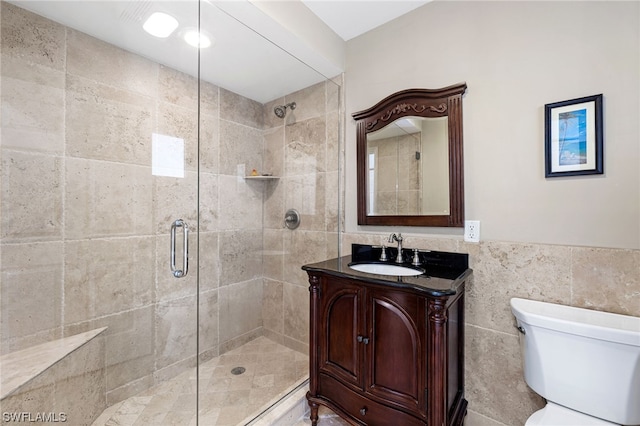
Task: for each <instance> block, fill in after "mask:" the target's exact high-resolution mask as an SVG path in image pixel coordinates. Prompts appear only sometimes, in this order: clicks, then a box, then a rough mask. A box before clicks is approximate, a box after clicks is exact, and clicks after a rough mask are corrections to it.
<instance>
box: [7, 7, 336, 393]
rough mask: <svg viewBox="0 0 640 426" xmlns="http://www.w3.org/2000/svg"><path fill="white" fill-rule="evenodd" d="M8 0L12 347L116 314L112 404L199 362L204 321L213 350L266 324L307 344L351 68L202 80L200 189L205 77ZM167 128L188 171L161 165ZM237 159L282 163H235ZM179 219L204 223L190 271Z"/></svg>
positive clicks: (111, 320)
mask: <svg viewBox="0 0 640 426" xmlns="http://www.w3.org/2000/svg"><path fill="white" fill-rule="evenodd" d="M0 5H1V8H2V17H1V19H2V22H1V29H2V43H1V45H0V48H1V49H2V50H1V52H2V65H1V67H2V69H1V71H2V111H3V115H2V129H1V135H2V142H3V143H2V152H1V153H2V163H3V167H2V189H3V200H2V207H1V208H2V211H1V213H2V216H1V225H2V226H1V236H2V267H1V272H2V287H1V292H2V294H1V296H2V301H3V304H2V330H1V336H0V337H1V341H2V351H3V353H6V352H10V351H13V350H17V349H21V348H24V347H29V346H32V345H34V344H36V343H40V342H44V341H48V340H51V339H55V338H59V337H62V336H65V335H69V334H74V333H78V332H82V331H85V330H88V329H93V328H96V327H103V326H108V330H107V331H106V333H105V337H104V338H105V351H106V354H105V364H106V367H107V368H106V377H105V382H106V385H105V386H106V391H107V400H108V403H110V404H111V403H114V402H116V401H119V400H122V399H124V398H126V397H128V396H130V395H132V394H135V393H137V392H139V391H141V390H143V389H146V388H148V387H149V386H151V385H153V384H154V383H156V382H158V381H161V380H165V379H167V378H170V377H172V376H174V375H176V374H178V373H180V372H181V371H183V370H184V369H185V368H188V367H190V366H193V365H194V355H195V351H196V349H195V348H196V346H195V344H196V337H197V336H196V333H197V332H198V331H199V332H200V336H199V342H200V352H201V354H202V357H203V358H204V359H206V358H209V357H211V356H215V355H217V354H219V353H222V352H225V351H227V350H230V349H233V348H235V347H237V346H238V345H240V344H242V343H244V342H246V341H248V340H251V339H253V338H255V337H257V336H259V335H262V334H267V335H268V336H270V337H271V338H274V339H276V340H278V341H279V342H282V343H284V344H286V345H288V346H290V347H293V348H295V349H298V350H302V351H306V350H307V348H308V345H307V340H308V335H307V334H308V325H307V324H308V313H307V305H308V302H307V297H308V291H307V287H308V281H307V277H306V275H305V274H304V273H303V271H302V270H301V269H300V267H301V266H302V265H303V264H305V263H309V262H315V261H318V260H321V259H324V258H327V257H333V256H335V255H336V253H337V240H338V236H337V226H338V224H337V217H338V194H337V192H338V187H339V185H338V176H339V175H338V157H339V152H338V149H339V143H338V140H339V128H340V126H339V108H338V104H339V99H340V98H339V92H338V85H337V84H335V83H334V82H328V83H320V84H317V85H315V86H313V87H310V88H308V89H305V90H301V91H299V92H297V93H293V94H291V95H290V96H287V97H286V99H284V98H283V99H277V100H274V101H273V102H271V103H269V104H267V105H261V104H260V103H257V102H255V101H252V100H249V99H246V98H243V97H241V96H239V95H237V94H235V93H232V92H230V91H227V90H225V89H222V88H218V87H216V86H213V85H211V84H207V83H204V82H203V83H202V84H201V97H200V99H201V103H200V111H201V127H200V138H201V142H200V176H199V178H200V179H199V183H200V192H199V193H198V192H197V180H198V175H197V167H198V164H197V161H198V157H197V156H198V152H197V149H196V148H197V126H198V121H197V108H198V104H197V99H198V98H197V88H198V85H197V82H196V80H195V79H194V78H192V77H190V76H188V75H186V74H183V73H181V72H178V71H175V70H172V69H169V68H166V67H164V66H162V65H159V64H156V63H153V62H151V61H149V60H147V59H144V58H142V57H140V56H137V55H134V54H131V53H128V52H125V51H123V50H121V49H119V48H116V47H114V46H111V45H108V44H106V43H103V42H101V41H99V40H96V39H94V38H92V37H89V36H87V35H85V34H82V33H80V32H77V31H74V30H72V29H69V28H65V27H63V26H61V25H58V24H56V23H54V22H52V21H49V20H46V19H44V18H41V17H38V16H37V15H34V14H31V13H29V12H26V11H24V10H22V9H20V8H18V7H16V6H13V5H10V4H7V3H5V2H2V3H0ZM36 30H37V32H38V34H39V37H37V38H34V37H33V34H34V31H36ZM290 101H295V102H297V105H298V108H297V109H296V110H295V111H289V114H288V115H287V117H286V119H285V120H281V119H279V118H277V117H276V116H275V114H273V106H274V105H276V104H280V103H284V102H290ZM153 132H156V133H162V134H167V135H172V136H176V137H180V138H183V139H184V140H185V147H186V150H185V163H186V172H185V177H184V179H178V178H171V177H158V176H153V175H152V174H151V143H150V141H151V133H153ZM239 164H244V165H245V168H246V171H247V173H248V172H249V171H250V170H251V169H252V168H257V169H258V170H260V171H261V172H270V173H273V174H274V175H276V176H279V177H280V179H279V180H277V181H273V182H255V181H243V180H238V177H237V173H238V168H237V166H238V165H239ZM198 197H199V201H200V206H201V208H200V212H199V213H200V216H199V218H200V229H199V231H200V232H199V234H196V232H195V231H196V229H195V224H196V218H197V214H198V209H197V203H198ZM288 208H296V209H297V210H298V211H299V212H300V213H301V215H302V224H301V226H300V228H299V229H297V230H295V231H290V230H287V229H284V228H283V217H284V212H285V210H286V209H288ZM177 218H182V219H184V220H186V221H187V222H188V223H189V224H190V225H191V227H192V233H191V239H190V244H189V247H190V259H189V269H190V271H191V273H190V274H189V275H188V276H187V277H185V278H183V279H180V280H177V279H175V278H173V277H172V276H171V273H170V272H169V270H168V255H169V225H170V224H171V222H172V221H173V220H175V219H177ZM263 223H264V228H263ZM198 238H199V244H198V241H197V239H198ZM198 245H199V249H200V258H199V259H198V258H197V256H196V255H195V254H196V249H197V247H198ZM178 263H180V261H178ZM197 270H199V276H200V279H199V290H200V296H199V299H200V310H199V311H200V318H197V317H196V315H197V313H196V303H197V302H196V300H197V299H196V295H197V294H196V293H197V291H198V287H197V285H198V283H197V274H196V271H197ZM36 312H37V315H36V314H35V313H36Z"/></svg>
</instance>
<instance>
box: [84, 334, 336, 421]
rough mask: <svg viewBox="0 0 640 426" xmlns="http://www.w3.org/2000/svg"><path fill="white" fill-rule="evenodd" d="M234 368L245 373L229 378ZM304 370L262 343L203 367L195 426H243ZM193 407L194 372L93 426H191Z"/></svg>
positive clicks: (296, 358) (298, 361)
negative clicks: (198, 412) (198, 414)
mask: <svg viewBox="0 0 640 426" xmlns="http://www.w3.org/2000/svg"><path fill="white" fill-rule="evenodd" d="M234 367H244V368H245V372H244V373H242V374H239V375H234V374H232V373H231V370H232V369H233V368H234ZM308 370H309V359H308V357H307V355H304V354H302V353H300V352H296V351H294V350H292V349H289V348H287V347H285V346H282V345H279V344H278V343H275V342H273V341H271V340H269V339H267V338H265V337H259V338H257V339H255V340H253V341H251V342H249V343H246V344H245V345H243V346H241V347H239V348H237V349H234V350H232V351H229V352H226V353H225V354H223V355H221V356H219V357H217V358H214V359H212V360H210V361H207V362H205V363H203V364H202V365H201V366H200V383H199V385H200V403H199V410H200V419H199V424H200V426H223V425H233V426H236V425H242V424H245V423H247V422H248V421H250V420H251V419H252V418H253V417H254V416H255V415H257V414H259V413H260V412H262V411H263V410H264V409H265V408H266V407H268V406H269V405H271V404H272V403H273V402H275V401H277V400H278V399H280V398H281V397H282V396H283V395H285V394H286V393H287V392H289V391H290V390H291V389H293V388H295V387H296V385H299V384H301V383H302V382H303V381H304V380H306V378H307V377H308ZM195 404H196V373H195V369H193V370H192V371H187V372H185V373H183V374H181V375H179V376H177V377H175V378H174V379H172V380H169V381H167V382H163V383H161V384H159V385H157V386H154V387H152V388H150V389H148V390H146V391H144V392H142V393H140V394H138V395H136V396H134V397H131V398H129V399H126V400H124V401H122V402H119V403H117V404H115V405H113V406H111V407H109V408H107V409H106V410H105V411H104V412H103V413H102V414H101V415H100V416H99V417H98V418H97V419H96V421H95V422H94V423H93V426H116V425H117V426H155V425H162V426H173V425H175V426H195V424H196V416H195ZM302 421H303V420H302ZM307 421H308V420H307ZM299 424H300V425H306V424H310V422H309V423H304V421H303V423H299ZM320 424H323V425H325V424H326V425H336V424H338V423H333V422H331V423H327V422H323V421H321V422H320ZM292 426H293V425H292Z"/></svg>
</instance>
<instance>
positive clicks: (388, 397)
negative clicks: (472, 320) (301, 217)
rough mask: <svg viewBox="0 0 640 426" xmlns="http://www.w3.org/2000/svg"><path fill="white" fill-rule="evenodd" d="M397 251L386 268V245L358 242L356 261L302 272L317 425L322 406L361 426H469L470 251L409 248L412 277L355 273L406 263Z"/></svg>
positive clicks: (408, 265)
mask: <svg viewBox="0 0 640 426" xmlns="http://www.w3.org/2000/svg"><path fill="white" fill-rule="evenodd" d="M394 250H395V249H393V248H387V251H388V252H389V253H388V258H389V259H391V260H387V261H384V262H383V261H380V260H379V259H380V257H381V249H380V248H376V247H372V246H369V245H360V244H354V245H353V246H352V253H353V254H352V255H349V256H344V257H341V258H337V259H331V260H327V261H324V262H319V263H315V264H310V265H305V266H303V267H302V268H303V269H304V270H306V271H307V273H308V275H309V282H310V287H309V291H310V299H311V300H310V348H309V351H310V353H309V357H310V384H309V388H310V389H309V392H308V394H307V400H308V402H309V406H310V408H311V421H312V424H313V425H317V423H318V408H319V405H320V404H322V405H325V406H327V407H329V408H331V409H332V410H333V411H335V412H336V413H338V414H339V415H341V416H342V417H344V418H345V419H348V420H349V421H350V422H353V423H354V424H358V425H403V426H411V425H462V424H463V420H464V416H465V414H466V407H467V401H466V400H465V398H464V288H465V281H466V280H467V279H468V278H469V277H470V276H471V274H472V271H471V270H470V269H469V268H468V255H466V254H460V253H446V252H435V251H425V252H419V253H415V252H412V251H411V250H407V251H406V256H405V259H407V261H406V263H405V264H403V265H402V268H406V270H407V271H405V270H404V269H403V270H402V273H404V272H407V273H408V274H409V276H398V275H386V274H387V273H390V274H393V273H395V272H394V271H390V272H386V271H385V270H384V269H373V270H376V271H380V272H382V273H384V274H385V275H381V274H378V273H369V272H362V271H358V270H355V269H353V268H352V267H351V266H355V265H377V266H375V267H376V268H377V267H378V266H382V267H386V266H389V267H391V268H395V267H398V266H400V265H397V264H396V263H395V259H396V254H397V253H396V252H394ZM416 254H417V256H418V258H417V259H416V258H415V257H414V255H416ZM384 257H385V256H383V258H384ZM413 259H416V261H415V262H414V263H418V262H419V263H420V265H419V266H415V265H411V263H412V260H413ZM350 265H351V266H350ZM412 268H413V269H416V271H415V273H414V274H411V271H409V270H410V269H412ZM418 269H419V270H418ZM416 274H419V275H416ZM412 275H413V276H412Z"/></svg>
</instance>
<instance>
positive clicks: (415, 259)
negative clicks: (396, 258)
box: [411, 249, 421, 266]
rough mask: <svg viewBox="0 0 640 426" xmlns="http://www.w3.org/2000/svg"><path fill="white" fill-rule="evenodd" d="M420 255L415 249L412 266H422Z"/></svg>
mask: <svg viewBox="0 0 640 426" xmlns="http://www.w3.org/2000/svg"><path fill="white" fill-rule="evenodd" d="M418 253H419V252H418V249H413V259H412V260H411V264H412V265H415V266H420V263H421V262H420V255H419V254H418Z"/></svg>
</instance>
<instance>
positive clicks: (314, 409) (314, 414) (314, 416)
mask: <svg viewBox="0 0 640 426" xmlns="http://www.w3.org/2000/svg"><path fill="white" fill-rule="evenodd" d="M318 408H319V405H318V404H316V403H315V402H311V401H309V409H310V410H311V414H310V415H309V419H310V420H311V426H318Z"/></svg>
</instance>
